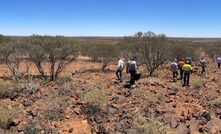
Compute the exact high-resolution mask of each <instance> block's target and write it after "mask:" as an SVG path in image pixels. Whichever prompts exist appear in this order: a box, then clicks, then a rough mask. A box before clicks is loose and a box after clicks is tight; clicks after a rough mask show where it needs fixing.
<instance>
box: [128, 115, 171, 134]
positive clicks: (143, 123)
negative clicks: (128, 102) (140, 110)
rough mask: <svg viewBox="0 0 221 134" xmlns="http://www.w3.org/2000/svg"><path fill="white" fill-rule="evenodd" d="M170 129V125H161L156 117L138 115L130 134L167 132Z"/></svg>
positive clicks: (161, 133)
mask: <svg viewBox="0 0 221 134" xmlns="http://www.w3.org/2000/svg"><path fill="white" fill-rule="evenodd" d="M168 131H169V129H168V127H164V126H162V125H159V122H158V121H157V120H156V119H154V118H151V119H146V118H145V117H143V116H142V115H137V116H136V117H135V118H134V120H133V122H132V127H131V130H130V134H167V132H168Z"/></svg>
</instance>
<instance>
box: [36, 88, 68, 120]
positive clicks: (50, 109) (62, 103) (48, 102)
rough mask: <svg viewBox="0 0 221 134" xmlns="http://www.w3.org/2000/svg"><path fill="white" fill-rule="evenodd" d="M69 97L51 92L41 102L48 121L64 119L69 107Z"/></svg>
mask: <svg viewBox="0 0 221 134" xmlns="http://www.w3.org/2000/svg"><path fill="white" fill-rule="evenodd" d="M68 99H69V98H68V97H67V96H63V95H60V94H59V93H58V92H55V91H53V92H50V93H48V94H47V95H46V96H44V97H43V99H42V100H41V102H40V103H41V109H40V110H41V111H42V112H44V117H45V118H46V119H47V120H51V121H54V120H58V119H62V118H64V109H65V108H66V107H67V106H68Z"/></svg>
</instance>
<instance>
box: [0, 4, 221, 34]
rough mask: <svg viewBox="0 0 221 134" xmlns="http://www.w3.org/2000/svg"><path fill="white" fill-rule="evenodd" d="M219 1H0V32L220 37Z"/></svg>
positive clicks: (220, 13) (220, 14)
mask: <svg viewBox="0 0 221 134" xmlns="http://www.w3.org/2000/svg"><path fill="white" fill-rule="evenodd" d="M220 6H221V1H220V0H0V34H3V35H21V36H24V35H32V34H40V35H64V36H127V35H132V34H134V33H136V32H139V31H143V32H147V31H152V32H155V33H157V34H161V33H162V34H166V35H167V36H168V37H221V8H220Z"/></svg>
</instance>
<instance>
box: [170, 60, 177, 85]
mask: <svg viewBox="0 0 221 134" xmlns="http://www.w3.org/2000/svg"><path fill="white" fill-rule="evenodd" d="M177 70H178V64H177V59H175V60H174V61H173V62H172V63H171V71H172V73H173V81H174V82H176V79H177V75H178V72H177Z"/></svg>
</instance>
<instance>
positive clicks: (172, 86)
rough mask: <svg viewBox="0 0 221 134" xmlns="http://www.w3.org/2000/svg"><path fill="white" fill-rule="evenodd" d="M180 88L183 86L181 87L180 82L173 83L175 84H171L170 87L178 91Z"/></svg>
mask: <svg viewBox="0 0 221 134" xmlns="http://www.w3.org/2000/svg"><path fill="white" fill-rule="evenodd" d="M180 88H181V87H180V86H179V84H177V83H173V84H171V86H170V89H171V90H174V91H178V90H179V89H180Z"/></svg>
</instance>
